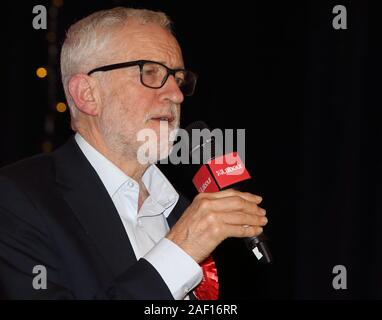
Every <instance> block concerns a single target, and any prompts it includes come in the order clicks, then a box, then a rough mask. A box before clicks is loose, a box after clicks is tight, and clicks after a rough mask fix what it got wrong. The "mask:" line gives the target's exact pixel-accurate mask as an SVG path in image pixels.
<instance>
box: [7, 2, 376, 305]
mask: <svg viewBox="0 0 382 320" xmlns="http://www.w3.org/2000/svg"><path fill="white" fill-rule="evenodd" d="M207 3H208V2H207V1H203V2H202V1H188V2H186V1H182V2H181V1H111V0H103V1H101V0H76V1H74V0H70V1H69V0H64V1H63V4H62V6H59V7H58V8H57V9H54V10H56V15H55V13H54V11H51V12H50V18H49V19H50V20H48V30H34V29H33V28H32V19H33V17H34V15H33V14H32V8H33V6H34V5H37V4H42V5H45V6H46V7H47V8H49V7H51V6H52V3H51V1H29V2H28V1H23V2H15V1H3V2H2V12H1V13H2V17H1V26H0V27H1V29H0V30H1V31H0V32H1V43H2V45H1V51H2V54H1V57H2V58H1V63H0V79H1V98H2V99H1V100H2V101H1V107H0V165H6V164H8V163H12V162H14V161H17V160H19V159H21V158H24V157H27V156H31V155H33V154H36V153H40V152H48V151H49V150H51V149H54V148H56V147H58V146H59V145H60V144H62V143H63V142H64V141H65V140H66V139H67V138H68V137H69V136H70V135H71V134H72V131H71V130H70V125H69V113H68V112H65V113H58V112H57V111H55V104H56V103H57V102H59V101H64V95H63V90H62V88H61V83H60V79H59V68H58V61H59V60H58V55H59V49H60V45H61V43H62V41H63V37H64V32H65V30H66V29H67V28H68V26H69V25H70V24H71V23H73V22H75V21H77V20H78V19H80V18H82V17H84V16H86V15H87V14H90V13H92V12H93V11H96V10H99V9H105V8H110V7H113V6H116V5H124V6H134V7H144V8H149V9H158V10H163V11H165V12H166V13H167V14H168V15H169V16H170V17H171V18H172V20H173V21H174V23H175V32H176V35H177V37H178V39H179V41H180V43H181V46H182V48H183V51H184V57H185V61H186V65H187V66H188V67H189V68H190V69H192V70H194V71H196V72H197V73H198V74H199V82H198V87H197V91H196V94H195V96H194V97H192V98H188V99H187V100H186V101H185V103H184V105H183V110H182V112H183V119H182V124H183V125H187V124H188V123H190V122H191V121H194V120H199V119H203V120H204V121H206V122H207V123H208V124H209V125H210V126H211V127H213V128H215V127H218V128H245V129H246V141H247V142H246V162H247V167H248V169H249V171H250V173H251V174H252V175H253V177H254V179H253V184H252V185H251V188H250V189H251V190H250V191H252V192H256V193H258V194H260V195H262V196H263V198H264V201H263V206H264V207H265V208H266V209H267V212H268V217H269V220H270V222H269V225H268V226H267V227H266V233H267V235H268V236H269V238H270V239H271V242H270V244H271V246H272V250H273V255H274V258H275V262H274V264H273V265H271V266H266V265H262V264H260V263H258V262H257V261H256V260H255V258H254V257H252V256H251V255H250V254H249V253H248V252H247V251H246V249H245V248H244V246H243V245H242V243H241V242H239V241H235V240H230V241H227V242H226V243H225V244H224V245H223V246H221V247H220V248H219V249H218V250H217V254H216V255H217V257H216V258H217V261H218V264H219V267H220V268H219V272H220V276H221V277H220V278H221V289H222V291H221V297H222V298H226V299H227V298H265V299H266V298H272V299H278V298H282V299H284V298H286V299H310V298H313V299H359V298H361V299H375V298H381V297H382V274H381V270H382V255H381V251H382V250H381V244H382V233H381V230H382V229H381V226H382V216H381V213H382V208H381V204H382V203H381V199H382V197H381V182H382V171H381V166H380V163H381V160H382V159H381V125H380V119H381V117H380V112H379V108H380V106H381V98H380V92H381V91H382V90H381V72H380V70H381V68H380V66H381V63H380V60H381V57H382V55H381V53H382V52H381V38H382V37H381V32H380V30H381V25H380V21H381V16H382V11H380V10H378V9H379V8H378V7H377V1H373V2H371V1H370V2H368V1H361V0H354V1H342V0H341V1H338V2H329V1H306V2H304V1H298V2H297V1H295V2H292V1H250V2H249V1H234V2H229V3H224V2H216V3H215V2H213V3H210V4H208V6H207ZM250 3H251V4H250ZM336 4H342V5H345V6H346V8H347V14H348V16H347V18H348V21H347V22H348V29H347V30H334V29H333V27H332V19H333V17H334V14H333V13H332V9H333V7H334V5H336ZM48 32H55V35H56V40H54V39H53V41H52V42H49V41H48V40H47V34H48ZM49 52H50V54H49ZM39 66H45V67H47V68H48V77H47V78H44V79H39V78H37V77H36V74H35V71H36V69H37V68H38V67H39ZM186 169H187V168H180V167H172V166H164V168H163V170H165V171H166V173H167V174H168V177H169V179H170V180H171V181H172V182H173V183H174V185H175V186H176V187H177V188H178V189H179V190H181V191H183V192H184V193H185V194H187V195H188V196H189V197H192V196H193V195H194V191H193V186H192V185H191V181H190V179H189V178H188V174H186V173H185V172H186V171H187V170H186ZM335 265H344V266H345V267H346V268H347V280H348V281H347V287H348V288H347V290H334V289H333V287H332V280H333V277H334V276H335V275H334V274H333V273H332V269H333V267H334V266H335Z"/></svg>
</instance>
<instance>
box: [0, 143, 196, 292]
mask: <svg viewBox="0 0 382 320" xmlns="http://www.w3.org/2000/svg"><path fill="white" fill-rule="evenodd" d="M188 204H189V203H188V201H187V199H185V198H184V197H183V196H181V197H180V199H179V201H178V203H177V205H176V207H175V208H174V209H173V211H172V212H171V214H170V215H169V217H168V223H169V226H170V227H171V226H172V225H173V224H174V223H175V222H176V220H177V219H178V218H179V216H180V215H181V214H182V213H183V212H184V210H185V209H186V207H187V206H188ZM36 265H43V266H45V267H46V270H47V280H48V281H47V289H46V290H44V289H40V290H35V289H33V286H32V281H33V278H34V277H35V276H36V274H33V273H32V270H33V268H34V266H36ZM0 298H3V299H4V298H6V299H173V297H172V295H171V293H170V291H169V289H168V287H167V286H166V284H165V282H164V281H163V280H162V278H161V276H160V275H159V273H158V272H157V271H156V270H155V269H154V268H153V267H152V265H151V264H150V263H148V262H147V261H146V260H144V259H140V260H138V261H137V260H136V258H135V255H134V252H133V249H132V247H131V244H130V242H129V239H128V236H127V234H126V231H125V229H124V227H123V224H122V222H121V220H120V217H119V215H118V212H117V210H116V208H115V207H114V204H113V202H112V200H111V199H110V197H109V195H108V193H107V191H106V189H105V187H104V185H103V184H102V182H101V180H100V179H99V177H98V175H97V173H96V172H95V170H94V169H93V168H92V166H91V165H90V163H89V162H88V160H87V159H86V157H85V156H84V155H83V153H82V152H81V150H80V149H79V147H78V146H77V144H76V142H75V140H74V138H73V137H72V138H70V139H69V141H68V142H67V143H66V144H65V145H64V146H62V147H60V148H59V149H57V150H56V151H54V152H52V153H51V154H44V155H37V156H35V157H32V158H29V159H26V160H22V161H20V162H17V163H16V164H13V165H10V166H8V167H5V168H3V169H1V170H0Z"/></svg>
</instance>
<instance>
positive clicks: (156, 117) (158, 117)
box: [150, 114, 174, 123]
mask: <svg viewBox="0 0 382 320" xmlns="http://www.w3.org/2000/svg"><path fill="white" fill-rule="evenodd" d="M150 120H156V121H167V122H168V123H171V122H172V121H174V116H173V115H170V114H165V115H154V116H151V117H150Z"/></svg>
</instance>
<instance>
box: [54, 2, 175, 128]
mask: <svg viewBox="0 0 382 320" xmlns="http://www.w3.org/2000/svg"><path fill="white" fill-rule="evenodd" d="M129 18H134V19H135V20H137V21H138V22H139V23H142V24H147V23H155V24H158V25H160V26H161V27H163V28H165V29H167V30H168V31H170V32H172V29H171V20H170V19H169V18H168V16H167V15H166V14H165V13H163V12H156V11H151V10H147V9H132V8H124V7H116V8H113V9H110V10H102V11H98V12H95V13H93V14H91V15H89V16H87V17H85V18H83V19H82V20H80V21H78V22H76V23H75V24H73V25H72V26H71V27H70V28H69V30H68V32H67V34H66V38H65V41H64V44H63V46H62V49H61V77H62V83H63V86H64V90H65V96H66V100H67V102H68V105H69V108H70V114H71V118H72V127H73V120H74V119H75V117H76V114H77V113H76V111H77V110H76V106H75V103H74V101H73V99H72V97H71V95H70V93H69V90H68V84H69V80H70V79H71V77H72V76H73V75H75V74H78V73H88V72H89V71H90V70H91V69H92V68H95V67H98V66H100V65H101V64H102V63H104V61H106V59H107V58H108V53H107V48H108V44H109V43H110V41H111V39H112V37H111V36H110V33H113V32H116V31H117V30H118V29H119V28H122V27H123V26H125V24H126V23H127V22H128V20H129ZM109 56H110V54H109Z"/></svg>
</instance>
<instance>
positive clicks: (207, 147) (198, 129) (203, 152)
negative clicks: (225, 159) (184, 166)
mask: <svg viewBox="0 0 382 320" xmlns="http://www.w3.org/2000/svg"><path fill="white" fill-rule="evenodd" d="M185 130H186V132H187V134H188V137H189V138H190V139H191V140H190V141H191V143H189V144H188V146H189V155H190V157H191V163H194V164H202V163H207V162H208V161H209V160H211V159H213V158H215V157H216V156H217V155H222V154H223V149H222V148H221V146H220V143H219V144H217V143H216V139H215V136H214V135H213V131H211V129H210V127H209V126H208V125H207V124H206V123H205V122H204V121H195V122H193V123H191V124H189V125H188V126H187V127H186V128H185Z"/></svg>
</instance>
